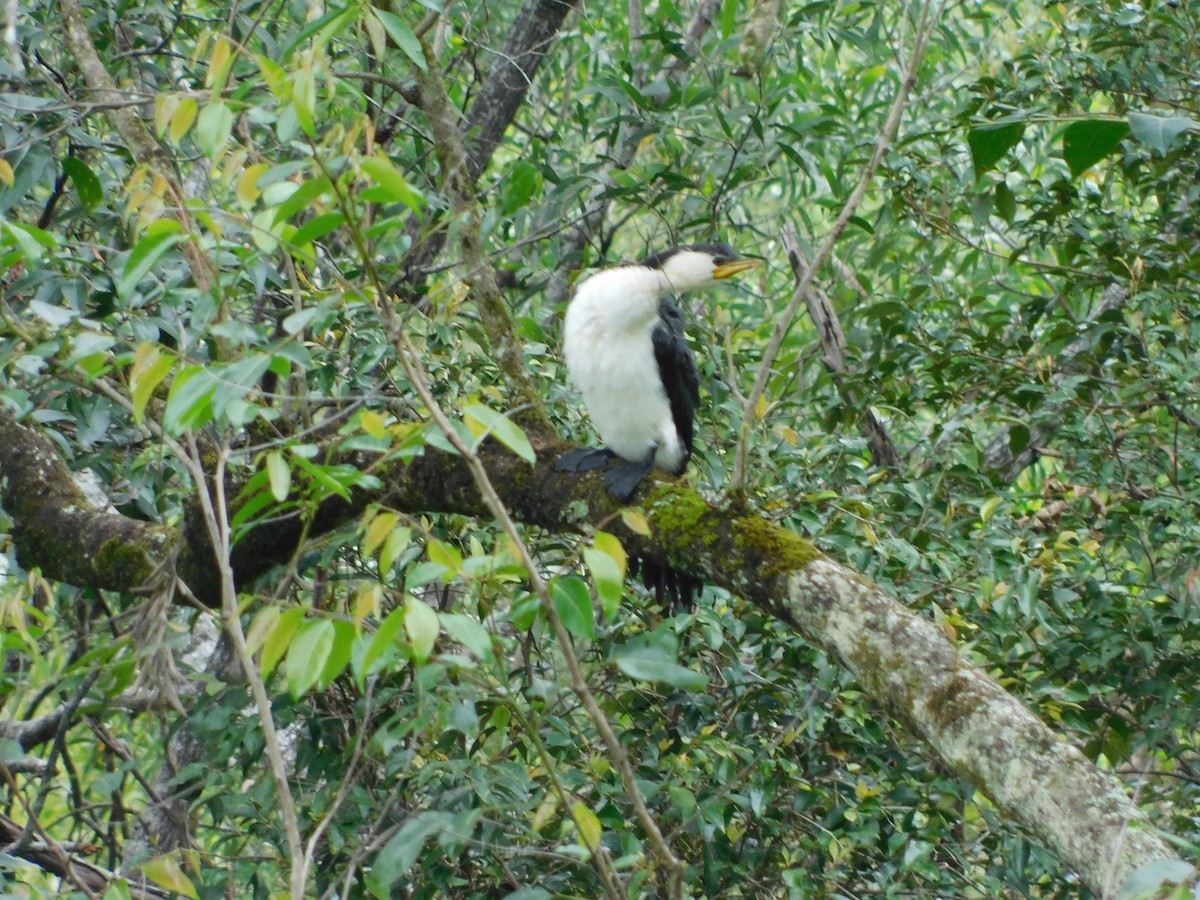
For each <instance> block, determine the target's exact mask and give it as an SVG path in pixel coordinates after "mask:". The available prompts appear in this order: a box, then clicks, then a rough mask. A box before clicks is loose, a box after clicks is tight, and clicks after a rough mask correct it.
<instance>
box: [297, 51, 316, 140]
mask: <svg viewBox="0 0 1200 900" xmlns="http://www.w3.org/2000/svg"><path fill="white" fill-rule="evenodd" d="M292 105H293V106H294V107H295V109H296V121H298V122H299V123H300V127H301V128H303V129H304V133H305V134H307V135H308V136H309V137H312V136H313V135H315V134H316V133H317V129H316V123H315V122H314V121H313V110H314V109H315V108H316V105H317V78H316V75H315V74H314V72H313V58H312V53H311V52H309V53H305V54H304V61H303V63H302V64H301V66H300V68H298V69H296V71H294V72H293V73H292Z"/></svg>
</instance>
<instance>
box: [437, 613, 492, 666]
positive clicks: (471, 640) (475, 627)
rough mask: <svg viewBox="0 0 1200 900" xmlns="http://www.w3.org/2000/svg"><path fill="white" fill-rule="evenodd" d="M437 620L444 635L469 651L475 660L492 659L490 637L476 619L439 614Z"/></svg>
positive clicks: (456, 614) (460, 615)
mask: <svg viewBox="0 0 1200 900" xmlns="http://www.w3.org/2000/svg"><path fill="white" fill-rule="evenodd" d="M438 618H439V619H441V621H442V627H443V628H445V629H446V633H447V634H448V635H450V637H452V638H454V640H456V641H458V642H459V643H460V644H462V645H463V646H464V647H466V648H467V649H468V650H470V651H471V653H472V655H473V656H475V658H476V659H479V660H481V661H486V660H488V659H490V658H491V657H492V636H491V635H490V634H488V630H487V629H486V628H484V627H483V626H482V625H481V624H479V621H478V620H477V619H475V618H474V617H472V616H464V615H462V614H461V613H441V614H440V615H439V616H438Z"/></svg>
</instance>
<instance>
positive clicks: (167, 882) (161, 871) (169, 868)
mask: <svg viewBox="0 0 1200 900" xmlns="http://www.w3.org/2000/svg"><path fill="white" fill-rule="evenodd" d="M141 868H142V874H143V875H145V876H146V877H147V878H149V879H150V880H151V881H153V882H154V883H155V884H157V885H159V886H160V887H165V888H166V889H167V890H169V891H174V892H175V893H177V894H183V895H184V896H186V897H192V898H194V900H198V898H199V897H200V895H199V894H198V893H197V892H196V886H195V885H194V884H192V880H191V879H190V878H188V877H187V875H185V874H184V873H183V869H182V868H181V867H180V865H179V860H177V859H176V858H175V856H174V855H171V856H156V857H154V858H153V859H148V860H146V862H144V863H142V867H141Z"/></svg>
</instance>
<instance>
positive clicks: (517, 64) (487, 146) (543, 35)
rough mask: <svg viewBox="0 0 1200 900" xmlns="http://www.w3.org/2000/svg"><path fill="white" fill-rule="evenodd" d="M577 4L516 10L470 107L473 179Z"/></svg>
mask: <svg viewBox="0 0 1200 900" xmlns="http://www.w3.org/2000/svg"><path fill="white" fill-rule="evenodd" d="M578 5H579V0H530V2H528V3H526V4H525V5H524V6H522V7H521V11H520V12H519V13H517V19H516V21H515V22H513V26H512V30H511V31H509V33H508V40H506V41H505V42H504V49H503V50H501V51H500V52H499V53H498V54H497V56H496V61H495V62H494V63H493V64H492V68H491V70H490V71H489V72H488V75H487V80H486V81H484V83H483V89H482V90H480V92H479V93H478V94H477V95H476V96H475V100H474V102H472V103H471V109H470V111H469V112H468V113H467V127H466V129H465V131H466V139H467V144H468V145H469V146H468V150H467V159H466V162H467V176H468V177H469V178H470V179H471V181H474V180H475V179H477V178H478V177H479V176H480V175H482V174H483V170H484V169H486V168H487V167H488V163H489V162H491V159H492V154H493V153H495V151H496V147H497V145H499V143H500V139H501V138H502V137H503V136H504V133H505V132H506V131H508V126H509V125H511V124H512V121H513V119H514V118H515V117H516V115H517V110H518V109H520V108H521V104H522V103H524V102H525V96H526V94H528V93H529V89H530V87H532V86H533V79H534V77H535V76H536V75H537V72H538V69H539V68H541V65H542V60H543V59H545V58H546V53H547V51H549V49H550V46H551V45H552V44H553V43H554V40H555V38H557V37H558V32H559V30H560V29H561V28H562V25H563V22H564V21H566V18H567V15H568V14H569V13H570V12H571V10H573V9H575V7H576V6H578Z"/></svg>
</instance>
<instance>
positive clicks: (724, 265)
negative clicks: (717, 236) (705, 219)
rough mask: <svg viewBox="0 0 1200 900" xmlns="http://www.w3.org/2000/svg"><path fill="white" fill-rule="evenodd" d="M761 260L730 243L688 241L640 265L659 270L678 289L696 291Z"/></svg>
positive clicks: (753, 265) (751, 267) (755, 264)
mask: <svg viewBox="0 0 1200 900" xmlns="http://www.w3.org/2000/svg"><path fill="white" fill-rule="evenodd" d="M759 262H760V261H759V260H757V259H745V258H744V257H742V256H740V255H739V254H738V252H737V251H736V250H734V249H733V248H732V247H731V246H729V245H728V244H723V243H722V244H687V245H685V246H682V247H675V248H674V249H672V250H664V251H663V252H662V253H656V254H654V256H651V257H648V258H646V259H644V260H642V261H641V262H640V263H638V265H640V266H645V267H646V268H648V269H658V270H659V271H661V272H662V273H663V275H664V276H666V279H667V281H668V282H669V283H670V285H671V287H672V288H673V289H674V290H676V291H680V292H682V291H694V290H697V289H698V288H704V287H708V286H709V285H712V284H716V283H717V282H718V281H724V280H725V279H726V278H729V277H731V276H733V275H736V274H738V273H739V272H745V271H746V270H747V269H753V268H754V267H755V266H757V265H759Z"/></svg>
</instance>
